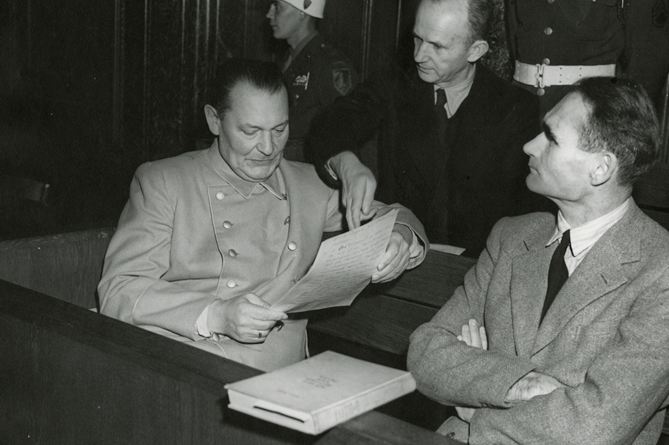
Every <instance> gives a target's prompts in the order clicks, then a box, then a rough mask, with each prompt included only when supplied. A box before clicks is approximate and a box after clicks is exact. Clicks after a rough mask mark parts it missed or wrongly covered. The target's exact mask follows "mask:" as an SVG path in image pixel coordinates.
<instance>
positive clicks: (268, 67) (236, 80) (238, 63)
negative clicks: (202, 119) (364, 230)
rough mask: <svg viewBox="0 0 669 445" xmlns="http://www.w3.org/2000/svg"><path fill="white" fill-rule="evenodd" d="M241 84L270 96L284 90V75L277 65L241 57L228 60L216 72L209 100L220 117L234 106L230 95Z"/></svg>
mask: <svg viewBox="0 0 669 445" xmlns="http://www.w3.org/2000/svg"><path fill="white" fill-rule="evenodd" d="M240 83H246V84H248V85H250V86H252V87H255V88H257V89H259V90H261V91H265V92H267V93H270V94H274V93H277V92H279V91H281V89H282V88H284V81H283V74H282V73H281V70H280V69H279V67H278V66H277V65H276V64H275V63H272V62H264V61H261V60H255V59H243V58H240V57H234V58H231V59H228V60H227V61H226V62H225V63H224V64H222V65H221V66H219V67H218V69H217V70H216V79H215V80H214V83H213V87H212V90H211V96H210V100H209V104H211V105H213V107H214V108H216V111H217V112H218V113H219V115H222V114H224V113H225V112H226V111H228V110H229V109H230V107H231V106H232V103H231V100H230V93H231V92H232V90H233V89H234V87H235V86H237V85H238V84H240Z"/></svg>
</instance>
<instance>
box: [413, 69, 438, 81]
mask: <svg viewBox="0 0 669 445" xmlns="http://www.w3.org/2000/svg"><path fill="white" fill-rule="evenodd" d="M416 71H417V72H418V77H420V79H421V80H422V81H423V82H427V83H434V81H435V78H434V76H433V75H431V74H430V72H429V71H423V70H422V69H420V67H418V66H416Z"/></svg>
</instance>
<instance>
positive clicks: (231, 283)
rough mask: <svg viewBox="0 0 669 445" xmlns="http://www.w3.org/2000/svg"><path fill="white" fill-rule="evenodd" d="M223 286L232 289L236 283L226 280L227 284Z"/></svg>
mask: <svg viewBox="0 0 669 445" xmlns="http://www.w3.org/2000/svg"><path fill="white" fill-rule="evenodd" d="M225 285H226V286H228V287H229V288H230V289H232V288H233V287H236V286H237V282H236V281H235V280H228V282H227V283H225Z"/></svg>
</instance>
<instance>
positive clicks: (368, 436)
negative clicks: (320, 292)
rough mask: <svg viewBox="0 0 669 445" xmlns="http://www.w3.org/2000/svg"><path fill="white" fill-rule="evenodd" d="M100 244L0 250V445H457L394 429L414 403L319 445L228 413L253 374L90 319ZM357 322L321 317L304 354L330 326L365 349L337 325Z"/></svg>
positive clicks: (67, 237) (52, 243) (388, 345)
mask: <svg viewBox="0 0 669 445" xmlns="http://www.w3.org/2000/svg"><path fill="white" fill-rule="evenodd" d="M112 233H113V229H111V228H105V229H94V230H87V231H81V232H75V233H67V234H58V235H52V236H45V237H38V238H31V239H23V240H13V241H5V242H2V243H0V336H1V339H0V354H2V360H0V378H1V381H2V392H0V399H2V403H0V406H1V407H2V408H1V409H2V411H3V415H2V416H0V437H2V438H3V440H6V441H7V443H12V444H14V443H15V444H22V443H26V444H27V443H35V442H43V443H97V444H102V443H119V444H127V443H138V444H166V443H168V444H169V443H173V444H208V443H243V444H247V443H248V444H255V443H259V444H290V443H295V444H310V443H318V444H357V443H360V444H363V443H364V444H376V443H378V444H381V443H384V444H385V443H388V444H404V443H415V444H423V443H425V444H455V443H457V442H454V441H452V440H450V439H448V438H445V437H442V436H439V435H437V434H436V433H434V432H433V429H432V430H429V429H426V428H423V427H420V426H418V425H414V424H411V423H408V422H406V421H404V420H401V419H398V418H396V417H397V416H399V417H401V416H402V415H403V414H406V413H410V412H412V411H413V408H414V407H415V406H416V404H415V397H417V396H419V395H418V394H417V393H414V394H412V395H409V396H405V397H402V398H400V399H398V400H396V401H395V402H393V403H392V404H390V405H388V406H386V407H384V409H385V411H386V412H389V413H390V414H393V415H395V416H396V417H391V416H389V415H387V414H384V413H383V412H381V411H373V412H370V413H367V414H364V415H362V416H359V417H357V418H356V419H353V420H351V421H349V422H346V423H345V424H343V425H341V426H339V427H336V428H335V429H333V430H331V431H329V432H326V433H324V434H322V435H319V436H308V435H304V434H302V433H298V432H295V431H292V430H288V429H286V428H283V427H279V426H275V425H272V424H269V423H267V422H263V421H260V420H257V419H254V418H251V417H249V416H245V415H242V414H239V413H236V412H234V411H231V410H229V409H228V408H227V396H226V391H225V389H224V385H225V384H226V383H229V382H234V381H237V380H240V379H243V378H248V377H251V376H254V375H257V374H258V373H260V371H258V370H255V369H252V368H249V367H246V366H244V365H241V364H239V363H236V362H232V361H229V360H226V359H224V358H221V357H218V356H216V355H213V354H210V353H207V352H205V351H201V350H199V349H197V348H193V347H190V346H188V345H184V344H181V343H179V342H174V341H172V340H169V339H167V338H164V337H162V336H160V335H156V334H154V333H151V332H148V331H146V330H143V329H141V328H138V327H136V326H132V325H129V324H126V323H123V322H120V321H118V320H115V319H112V318H109V317H106V316H103V315H100V314H98V313H97V312H96V311H95V310H90V309H91V308H95V306H96V298H95V288H96V285H97V281H98V279H99V276H100V270H101V266H102V258H103V254H104V251H105V249H106V246H107V243H108V242H109V238H110V236H111V234H112ZM369 297H370V298H376V297H374V296H373V295H369ZM362 301H363V300H361V302H362ZM371 301H374V300H369V301H368V300H367V298H365V300H364V304H368V303H369V302H371ZM364 304H363V305H361V306H360V309H362V308H364V307H365V306H364ZM357 311H358V309H356V310H354V311H353V312H352V313H351V315H345V316H344V317H343V318H341V317H340V315H339V314H338V315H337V316H335V317H333V318H331V319H327V320H326V319H325V318H323V320H324V321H323V322H324V323H325V325H326V326H327V328H326V327H323V328H321V329H320V330H319V328H315V330H314V331H313V332H314V333H316V334H314V335H316V336H318V337H319V338H318V339H315V340H314V341H313V343H314V344H315V345H316V347H319V348H327V347H328V345H330V346H332V345H337V344H338V343H339V342H338V341H337V335H331V334H328V329H332V327H333V326H335V325H337V324H339V325H340V326H342V331H343V332H344V333H345V335H344V337H346V338H350V339H351V340H350V344H349V345H348V346H347V347H348V348H349V349H350V350H351V351H354V352H356V353H357V354H358V356H360V352H361V351H362V350H364V348H369V350H373V349H374V347H373V346H369V345H364V344H363V343H364V342H361V343H358V342H356V336H355V335H352V334H351V333H352V332H354V331H355V328H351V327H350V326H348V327H347V326H346V325H347V320H348V318H347V317H350V316H353V318H352V320H354V321H355V322H357V316H356V315H355V314H356V313H357ZM426 316H428V314H426ZM421 322H422V321H421ZM404 330H405V331H406V330H407V328H404ZM396 337H397V336H395V335H391V336H389V337H388V338H386V339H384V340H382V341H378V345H382V348H384V349H383V351H384V352H387V353H388V354H389V355H388V357H391V358H393V357H395V356H396V355H397V356H401V355H402V354H403V353H404V352H403V351H402V349H403V348H404V349H406V346H399V347H398V346H397V345H393V343H395V342H396V341H398V340H397V339H396ZM397 338H398V337H397ZM407 338H408V337H407ZM407 338H403V339H401V340H400V341H401V342H403V344H404V345H406V342H407ZM346 341H349V340H344V339H343V340H342V342H346ZM362 355H363V358H367V359H370V358H369V357H365V356H364V354H362ZM386 358H387V357H386ZM393 360H395V359H394V358H393ZM386 361H388V360H386ZM391 361H392V360H391ZM402 366H403V363H402ZM439 420H443V418H440V419H439Z"/></svg>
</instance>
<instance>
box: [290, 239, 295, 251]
mask: <svg viewBox="0 0 669 445" xmlns="http://www.w3.org/2000/svg"><path fill="white" fill-rule="evenodd" d="M295 249H297V244H295V243H294V242H292V241H291V242H289V243H288V250H291V251H292V250H295Z"/></svg>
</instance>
